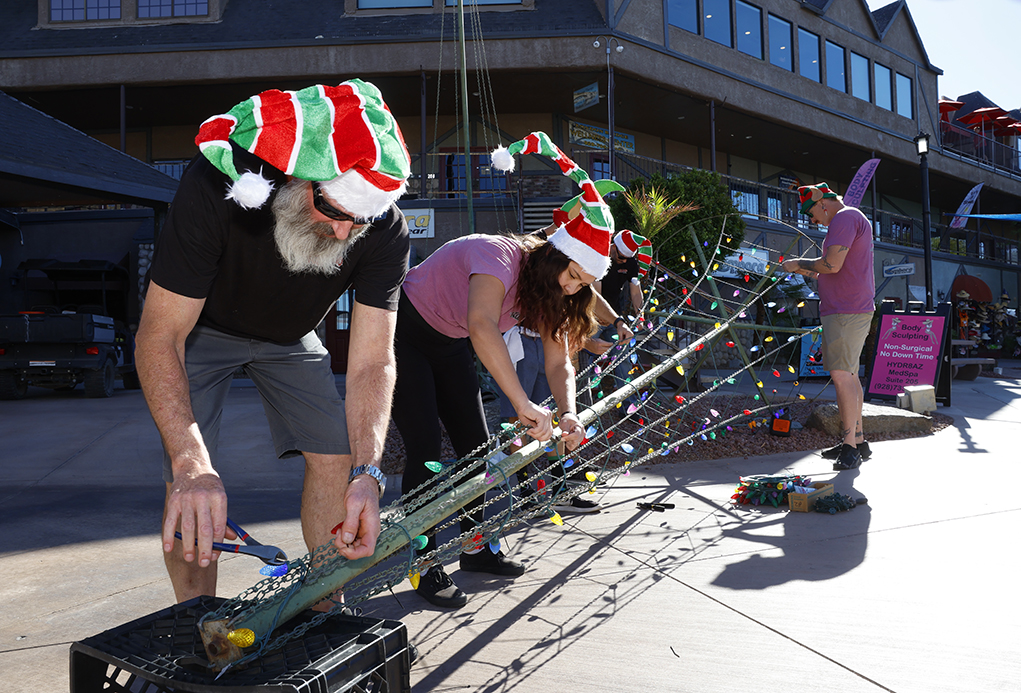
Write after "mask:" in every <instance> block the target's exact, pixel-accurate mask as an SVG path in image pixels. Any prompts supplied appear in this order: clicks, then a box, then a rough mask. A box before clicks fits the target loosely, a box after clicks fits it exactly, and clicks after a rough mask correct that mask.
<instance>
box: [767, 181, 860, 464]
mask: <svg viewBox="0 0 1021 693" xmlns="http://www.w3.org/2000/svg"><path fill="white" fill-rule="evenodd" d="M798 193H799V194H800V196H801V213H802V214H805V215H807V216H808V217H810V218H811V219H812V221H813V222H814V223H816V224H819V225H821V226H826V227H827V232H826V239H825V240H824V241H823V244H822V253H823V254H822V257H818V258H804V257H800V258H792V259H790V260H785V261H784V263H783V268H784V271H786V272H797V273H798V274H804V275H806V276H809V277H817V278H818V279H819V298H820V299H821V300H820V304H819V316H820V317H821V318H822V339H823V363H824V365H825V367H826V369H827V370H829V372H830V377H831V378H832V379H833V388H834V390H836V394H837V408H838V409H839V410H840V419H841V422H842V426H841V434H842V440H841V442H839V443H837V445H836V446H834V447H832V448H830V449H828V450H824V451H823V453H822V455H823V457H825V458H827V459H832V460H835V461H834V463H833V468H834V469H835V470H842V469H854V468H856V467H857V466H858V465H860V464H861V462H862V460H866V459H868V458H869V457H871V456H872V451H871V450H870V449H869V444H868V442H867V441H866V440H865V434H864V432H863V431H862V425H861V410H862V403H863V402H864V392H863V391H862V387H861V381H860V380H859V379H858V360H859V357H860V356H861V350H862V347H864V345H865V338H866V337H868V334H869V328H870V327H871V325H872V314H873V312H874V311H875V309H876V305H875V294H876V277H875V270H874V266H875V264H874V260H873V255H872V224H870V223H869V220H868V218H866V216H865V215H864V214H862V213H861V211H860V210H858V209H857V208H855V207H846V206H844V203H843V202H842V201H841V199H840V198H839V197H837V194H836V193H835V192H833V191H832V190H830V188H829V186H827V185H826V184H825V183H819V184H818V185H804V186H802V187H800V188H798Z"/></svg>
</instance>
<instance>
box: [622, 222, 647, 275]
mask: <svg viewBox="0 0 1021 693" xmlns="http://www.w3.org/2000/svg"><path fill="white" fill-rule="evenodd" d="M613 244H614V245H615V246H617V250H618V252H620V254H621V255H623V256H624V257H633V258H635V260H637V261H638V273H639V274H641V275H642V276H643V277H644V276H646V275H648V274H649V266H650V265H651V264H652V241H650V240H649V239H648V238H646V237H645V236H639V235H638V234H637V233H635V232H634V231H631V230H629V229H624V230H623V231H621V232H620V233H618V234H617V235H616V236H614V237H613Z"/></svg>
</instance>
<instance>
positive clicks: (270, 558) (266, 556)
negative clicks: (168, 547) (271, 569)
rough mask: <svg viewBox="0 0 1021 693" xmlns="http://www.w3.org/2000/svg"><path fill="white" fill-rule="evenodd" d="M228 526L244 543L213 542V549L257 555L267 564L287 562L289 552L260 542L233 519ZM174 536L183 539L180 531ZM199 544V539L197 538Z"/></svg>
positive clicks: (228, 521)
mask: <svg viewBox="0 0 1021 693" xmlns="http://www.w3.org/2000/svg"><path fill="white" fill-rule="evenodd" d="M227 526H228V527H230V528H231V529H233V530H234V533H235V534H237V535H238V539H240V540H241V541H243V542H245V543H244V544H221V543H220V542H216V541H214V542H213V549H215V550H216V551H226V552H228V553H244V554H248V555H249V556H255V557H256V558H258V559H259V560H261V561H262V562H263V563H265V564H267V565H284V564H285V563H287V554H285V553H284V552H283V551H281V550H280V549H278V548H277V547H275V546H265V545H263V544H260V543H259V542H257V541H256V540H255V539H253V538H252V536H251V535H250V534H249V533H248V532H246V531H245V530H243V529H241V527H240V526H238V525H237V523H235V522H234V521H233V520H231V519H230V518H229V517H228V518H227ZM174 536H175V537H177V538H178V539H181V533H180V532H174ZM195 543H196V544H198V539H196V540H195Z"/></svg>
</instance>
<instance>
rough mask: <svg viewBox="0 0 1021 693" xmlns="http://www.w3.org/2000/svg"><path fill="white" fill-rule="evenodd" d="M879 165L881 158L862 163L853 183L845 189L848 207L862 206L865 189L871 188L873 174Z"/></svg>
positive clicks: (845, 199) (845, 202) (845, 201)
mask: <svg viewBox="0 0 1021 693" xmlns="http://www.w3.org/2000/svg"><path fill="white" fill-rule="evenodd" d="M878 166H879V159H869V160H868V161H866V162H865V163H864V164H862V165H861V168H859V169H858V172H857V173H856V174H854V178H853V179H852V180H851V184H850V185H848V186H847V190H845V191H844V204H845V205H847V206H848V207H860V206H861V201H862V199H863V198H864V197H865V191H866V190H868V189H869V183H870V182H871V181H872V174H874V173H875V172H876V168H877V167H878Z"/></svg>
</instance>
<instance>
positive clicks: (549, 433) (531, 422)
mask: <svg viewBox="0 0 1021 693" xmlns="http://www.w3.org/2000/svg"><path fill="white" fill-rule="evenodd" d="M515 411H517V413H518V420H519V422H520V423H522V424H524V425H525V426H528V435H529V436H531V437H532V438H533V439H535V440H538V441H541V442H546V441H547V440H549V439H550V438H552V437H553V412H551V411H550V410H549V409H546V408H544V407H540V406H538V405H537V404H535V403H534V402H526V403H525V404H524V405H523V406H521V407H517V408H515Z"/></svg>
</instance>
